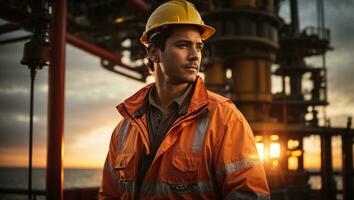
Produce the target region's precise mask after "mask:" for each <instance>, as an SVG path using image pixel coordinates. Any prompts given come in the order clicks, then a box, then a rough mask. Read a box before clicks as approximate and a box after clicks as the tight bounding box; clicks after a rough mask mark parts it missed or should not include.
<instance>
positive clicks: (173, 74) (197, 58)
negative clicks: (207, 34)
mask: <svg viewBox="0 0 354 200" xmlns="http://www.w3.org/2000/svg"><path fill="white" fill-rule="evenodd" d="M202 48H203V43H202V39H201V35H200V32H199V30H198V29H197V28H195V27H193V26H181V27H177V28H175V29H173V31H172V35H171V36H170V37H169V38H168V39H167V40H166V44H165V50H164V51H161V50H158V51H157V53H158V57H159V64H160V65H159V66H158V67H159V68H160V69H157V70H161V72H162V74H163V76H164V79H165V80H166V81H167V82H168V83H171V84H182V83H190V82H194V81H195V79H196V77H197V74H198V71H199V69H200V63H201V54H202Z"/></svg>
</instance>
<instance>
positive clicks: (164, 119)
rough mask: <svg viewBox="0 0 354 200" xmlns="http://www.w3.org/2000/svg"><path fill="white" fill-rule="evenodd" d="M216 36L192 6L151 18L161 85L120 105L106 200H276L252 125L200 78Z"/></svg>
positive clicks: (146, 40) (147, 39) (146, 36)
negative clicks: (205, 46) (203, 59)
mask: <svg viewBox="0 0 354 200" xmlns="http://www.w3.org/2000/svg"><path fill="white" fill-rule="evenodd" d="M214 32H215V30H214V29H213V28H212V27H210V26H207V25H205V24H204V22H203V21H202V19H201V17H200V15H199V13H198V11H197V10H196V9H195V8H194V6H193V4H191V3H189V2H187V1H181V0H176V1H170V2H167V3H164V4H162V5H161V6H160V7H158V8H157V9H156V10H155V11H154V12H153V13H152V15H151V16H150V18H149V20H148V22H147V25H146V30H145V32H144V33H143V36H142V37H141V39H140V40H141V42H142V43H143V44H144V45H146V47H147V52H148V57H149V59H150V61H149V68H150V69H151V70H152V72H153V74H154V76H155V83H152V84H150V85H147V86H145V87H144V88H142V89H141V90H139V91H138V92H137V93H136V94H134V95H133V96H131V97H130V98H128V99H127V100H125V101H124V102H123V103H122V104H120V105H118V106H117V109H118V111H119V112H120V114H121V115H122V116H123V118H124V119H123V120H122V121H121V122H120V123H119V124H118V125H117V127H116V128H115V130H114V131H113V134H112V138H111V143H110V148H109V152H108V156H107V159H106V163H105V166H104V169H103V180H102V184H101V188H100V192H99V199H268V198H269V190H268V185H267V181H266V178H265V174H264V169H263V166H262V164H261V162H260V161H259V158H258V154H257V151H256V146H255V142H254V138H253V134H252V131H251V129H250V127H249V125H248V123H247V121H246V120H245V118H244V117H243V116H242V114H241V113H240V112H239V111H238V110H237V108H236V107H235V106H234V104H233V103H232V102H231V101H230V100H229V99H227V98H224V97H221V96H219V95H217V94H215V93H212V92H210V91H207V89H206V88H205V86H204V84H203V81H202V80H201V78H200V77H199V76H198V75H197V73H198V71H199V69H200V63H201V55H202V48H203V40H206V39H207V38H209V37H210V36H211V35H212V34H213V33H214Z"/></svg>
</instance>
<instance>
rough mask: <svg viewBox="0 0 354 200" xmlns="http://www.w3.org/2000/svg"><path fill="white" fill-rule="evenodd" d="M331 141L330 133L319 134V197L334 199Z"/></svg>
mask: <svg viewBox="0 0 354 200" xmlns="http://www.w3.org/2000/svg"><path fill="white" fill-rule="evenodd" d="M331 141H332V138H331V136H330V135H321V181H322V186H321V197H322V199H323V200H334V199H335V197H336V195H335V194H336V192H335V182H334V180H333V167H332V148H331Z"/></svg>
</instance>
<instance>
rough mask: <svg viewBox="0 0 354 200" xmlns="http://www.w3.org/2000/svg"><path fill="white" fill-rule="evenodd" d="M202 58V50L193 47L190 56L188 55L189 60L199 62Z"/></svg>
mask: <svg viewBox="0 0 354 200" xmlns="http://www.w3.org/2000/svg"><path fill="white" fill-rule="evenodd" d="M200 56H201V52H200V50H198V49H197V47H194V46H192V47H191V48H190V49H189V55H188V59H189V60H192V61H196V60H199V58H200Z"/></svg>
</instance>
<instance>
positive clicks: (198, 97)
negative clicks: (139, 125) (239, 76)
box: [116, 76, 209, 119]
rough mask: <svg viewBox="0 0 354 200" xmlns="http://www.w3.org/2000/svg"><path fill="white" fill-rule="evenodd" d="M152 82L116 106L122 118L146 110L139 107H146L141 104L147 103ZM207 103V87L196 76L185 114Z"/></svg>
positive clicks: (138, 114) (193, 111) (199, 108)
mask: <svg viewBox="0 0 354 200" xmlns="http://www.w3.org/2000/svg"><path fill="white" fill-rule="evenodd" d="M154 84H155V83H151V84H148V85H146V86H145V87H143V88H142V89H140V90H139V91H138V92H136V93H135V94H133V95H132V96H131V97H129V98H128V99H126V100H125V101H124V102H123V103H121V104H119V105H118V106H117V107H116V108H117V110H118V111H119V113H120V114H121V115H122V116H123V118H125V119H128V118H131V117H134V118H135V117H140V116H142V115H143V114H144V113H145V112H146V109H140V108H144V107H146V106H143V104H145V103H147V99H148V98H147V97H148V94H149V90H150V89H151V88H152V87H154ZM208 103H209V97H208V92H207V89H206V87H205V85H204V83H203V80H202V79H201V78H200V76H197V79H196V84H195V88H194V91H193V95H192V98H191V102H190V104H189V107H188V111H187V114H186V115H188V114H191V113H195V112H197V111H199V110H202V108H204V107H205V106H207V105H208Z"/></svg>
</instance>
